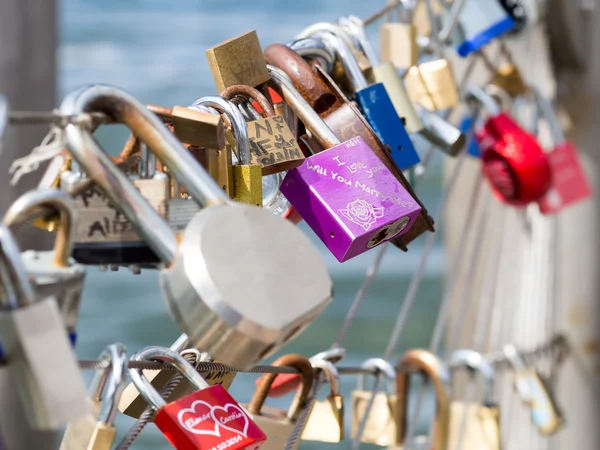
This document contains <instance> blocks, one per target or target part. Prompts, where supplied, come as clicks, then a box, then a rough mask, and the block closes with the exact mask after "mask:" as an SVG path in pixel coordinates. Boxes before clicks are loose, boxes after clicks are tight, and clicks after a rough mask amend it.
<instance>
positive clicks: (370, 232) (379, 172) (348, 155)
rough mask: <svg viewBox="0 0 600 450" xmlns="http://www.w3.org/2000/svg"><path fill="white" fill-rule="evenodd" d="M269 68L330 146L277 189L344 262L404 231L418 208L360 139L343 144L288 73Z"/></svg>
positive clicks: (290, 100)
mask: <svg viewBox="0 0 600 450" xmlns="http://www.w3.org/2000/svg"><path fill="white" fill-rule="evenodd" d="M269 71H270V72H271V79H272V80H273V81H274V82H275V83H276V84H277V85H278V86H279V88H280V89H281V90H282V92H283V94H284V98H285V100H286V101H287V103H288V104H289V105H290V106H291V107H292V108H293V109H295V110H296V113H297V114H298V116H299V117H300V118H301V119H302V120H303V122H304V123H305V125H306V126H307V128H308V129H309V130H310V131H311V133H312V134H313V135H314V136H315V137H316V138H317V139H319V140H320V141H321V143H322V145H325V146H329V147H330V148H329V149H328V150H326V151H323V152H320V153H317V154H316V155H313V156H311V157H310V158H307V159H306V161H305V163H304V164H303V165H302V166H300V167H298V168H296V169H292V170H290V171H288V173H287V175H286V177H285V179H284V181H283V183H282V185H281V192H282V193H283V194H284V195H285V196H286V197H287V199H288V200H289V201H290V203H291V204H292V205H294V207H295V208H296V210H298V212H299V213H300V215H302V217H303V218H304V220H305V221H306V223H307V224H308V225H309V226H310V227H311V228H312V229H313V231H315V233H316V234H317V236H318V237H319V238H320V239H321V240H322V241H323V243H324V244H325V245H326V246H327V247H328V248H329V250H330V251H331V252H332V253H333V255H334V256H335V257H336V258H337V260H338V261H340V262H343V261H347V260H348V259H350V258H353V257H354V256H357V255H359V254H361V253H363V252H365V251H367V250H369V249H371V248H373V247H375V246H377V245H379V244H381V243H383V242H385V241H387V240H390V239H393V238H394V237H396V236H397V235H399V234H401V233H405V232H406V231H408V229H410V226H411V225H412V224H413V223H414V222H415V219H416V217H417V216H418V214H419V212H420V211H421V208H420V207H419V205H418V204H417V202H416V201H415V200H414V199H413V198H412V197H411V196H410V194H409V193H408V192H407V191H405V190H404V188H403V187H402V185H401V184H400V183H399V182H398V181H397V180H396V178H395V177H394V176H393V174H392V173H391V172H390V171H389V170H388V169H387V168H386V167H385V166H384V165H383V164H382V163H381V161H380V160H379V159H378V158H377V156H376V155H375V154H374V153H373V151H372V150H371V149H370V148H369V146H368V145H367V144H365V142H364V141H363V139H362V138H361V137H356V138H354V139H351V140H349V141H346V142H344V143H341V142H340V141H339V139H337V137H336V136H335V134H333V132H332V131H331V129H330V128H329V127H328V126H327V124H326V123H325V122H324V121H323V120H322V119H320V118H319V116H318V115H317V114H316V113H314V111H312V110H311V109H310V108H309V106H308V104H307V102H306V101H305V100H304V98H303V97H302V96H301V95H300V93H299V92H298V91H297V90H296V89H295V88H294V86H293V85H292V83H291V82H290V80H289V79H288V78H287V77H286V75H285V74H284V73H283V72H282V71H281V70H279V69H277V68H275V67H272V66H269ZM311 112H312V113H311ZM303 116H307V117H309V120H310V121H309V120H306V117H303ZM349 149H351V151H348V150H349ZM342 169H347V171H345V170H342ZM375 180H376V181H377V184H374V181H375ZM340 188H345V189H346V192H348V193H347V194H341V193H340ZM366 194H369V195H366ZM378 219H381V220H380V221H379V222H378Z"/></svg>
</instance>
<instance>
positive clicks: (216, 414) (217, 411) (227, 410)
mask: <svg viewBox="0 0 600 450" xmlns="http://www.w3.org/2000/svg"><path fill="white" fill-rule="evenodd" d="M231 410H233V412H231ZM221 412H222V413H221ZM235 413H239V414H240V417H238V418H236V419H233V420H231V421H229V422H227V423H226V424H224V423H222V422H221V420H219V418H223V417H231V416H232V415H233V414H235ZM210 414H211V415H212V418H213V419H214V421H215V423H216V424H218V426H220V427H223V428H225V429H226V430H229V431H232V432H234V433H238V434H240V435H242V436H243V437H248V425H249V424H250V419H249V418H248V416H247V415H246V413H245V412H244V410H243V409H242V408H240V407H239V406H238V405H234V404H233V403H227V404H226V405H223V406H218V405H217V406H213V407H212V409H211V411H210ZM240 419H242V420H243V424H244V426H243V427H242V426H241V423H239V420H240ZM228 424H232V425H240V426H239V427H237V428H236V427H235V426H231V425H228Z"/></svg>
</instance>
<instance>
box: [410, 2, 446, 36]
mask: <svg viewBox="0 0 600 450" xmlns="http://www.w3.org/2000/svg"><path fill="white" fill-rule="evenodd" d="M442 3H443V2H442V1H441V0H431V6H432V11H433V13H434V14H435V15H436V16H437V15H439V14H440V13H442V12H443V11H444V9H443V7H442ZM412 23H413V25H414V26H415V27H416V28H417V34H418V35H419V36H429V35H430V34H431V21H430V20H429V13H428V12H427V4H426V3H425V0H417V5H416V7H415V9H414V12H413V17H412Z"/></svg>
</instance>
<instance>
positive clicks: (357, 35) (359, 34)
mask: <svg viewBox="0 0 600 450" xmlns="http://www.w3.org/2000/svg"><path fill="white" fill-rule="evenodd" d="M339 23H340V25H341V26H342V28H344V29H345V30H347V31H348V33H350V34H351V35H352V36H353V37H354V39H355V40H356V42H358V46H359V47H360V50H362V52H363V53H364V54H365V56H366V57H367V59H368V60H369V61H370V62H371V64H373V65H374V66H377V65H379V55H377V52H376V51H375V48H374V47H373V44H371V41H369V38H367V33H366V32H365V25H364V23H363V21H362V20H361V19H359V18H358V17H356V16H344V17H341V18H340V20H339Z"/></svg>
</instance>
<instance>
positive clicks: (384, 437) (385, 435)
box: [350, 358, 400, 446]
mask: <svg viewBox="0 0 600 450" xmlns="http://www.w3.org/2000/svg"><path fill="white" fill-rule="evenodd" d="M361 368H363V369H368V370H371V371H373V374H377V375H381V376H382V377H383V378H384V381H385V383H386V392H377V394H375V398H374V399H373V406H372V407H371V411H370V413H369V416H368V417H367V418H366V421H365V417H364V416H365V414H366V411H367V408H368V405H369V403H370V402H371V397H372V395H373V392H372V391H371V390H369V389H367V387H366V383H365V381H366V380H365V378H366V375H359V377H358V386H357V388H356V389H355V390H353V391H352V422H351V426H350V435H351V436H352V438H354V437H355V436H356V433H357V432H358V429H359V427H360V424H361V423H362V422H363V421H365V426H364V430H363V432H362V434H361V436H360V441H361V442H363V443H365V444H374V445H379V446H387V445H395V444H398V443H400V440H399V439H400V435H399V432H400V422H399V420H398V406H399V404H398V401H399V399H398V395H397V394H396V385H395V382H396V370H395V369H394V367H393V366H392V365H391V364H390V363H389V362H387V361H386V360H384V359H381V358H371V359H368V360H366V361H365V362H364V363H363V364H362V365H361Z"/></svg>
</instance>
